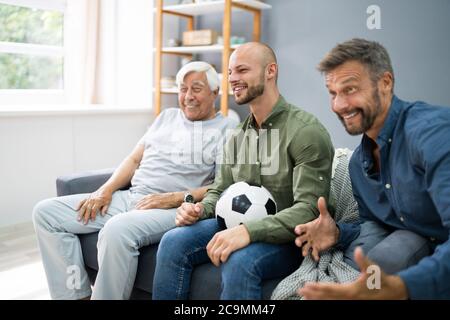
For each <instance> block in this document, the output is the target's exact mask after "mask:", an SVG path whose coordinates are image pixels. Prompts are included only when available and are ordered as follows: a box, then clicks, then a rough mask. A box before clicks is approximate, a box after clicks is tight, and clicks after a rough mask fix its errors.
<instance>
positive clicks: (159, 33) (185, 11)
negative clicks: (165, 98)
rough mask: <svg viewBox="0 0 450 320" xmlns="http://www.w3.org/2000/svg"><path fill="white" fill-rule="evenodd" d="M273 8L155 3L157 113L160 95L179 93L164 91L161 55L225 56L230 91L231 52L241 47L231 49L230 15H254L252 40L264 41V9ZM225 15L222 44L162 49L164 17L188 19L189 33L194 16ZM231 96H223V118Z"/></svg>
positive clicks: (236, 1)
mask: <svg viewBox="0 0 450 320" xmlns="http://www.w3.org/2000/svg"><path fill="white" fill-rule="evenodd" d="M270 8H271V6H270V5H268V4H266V3H263V2H261V1H258V0H215V1H205V2H200V3H192V4H180V5H171V6H164V4H163V0H157V1H156V10H155V13H156V30H155V31H156V32H155V35H156V37H155V39H156V41H155V42H156V46H155V47H156V48H155V88H154V89H155V90H154V104H155V106H154V110H155V114H156V115H158V114H159V113H160V112H161V95H162V94H173V93H177V91H176V90H175V89H164V88H161V75H162V55H163V54H172V55H179V56H186V57H190V58H192V55H193V54H196V53H206V52H217V53H222V84H221V88H222V91H225V92H228V91H229V89H228V62H229V58H230V54H231V52H232V50H234V49H235V48H237V47H238V45H233V46H231V45H230V43H231V15H232V12H233V11H248V12H251V13H253V39H252V41H260V39H261V10H264V9H270ZM221 12H222V13H223V23H222V37H223V45H218V44H214V45H211V46H195V47H194V46H192V47H163V46H162V39H163V15H164V14H169V15H174V16H178V17H180V18H185V19H187V30H188V31H193V30H194V22H195V20H194V19H195V17H196V16H200V15H205V14H212V13H221ZM228 99H229V95H228V94H222V95H221V97H220V110H221V112H222V114H223V115H225V116H226V115H227V114H228Z"/></svg>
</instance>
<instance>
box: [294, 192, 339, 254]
mask: <svg viewBox="0 0 450 320" xmlns="http://www.w3.org/2000/svg"><path fill="white" fill-rule="evenodd" d="M317 206H318V208H319V212H320V215H319V217H318V218H317V219H315V220H313V221H311V222H308V223H305V224H299V225H298V226H296V227H295V233H296V234H297V235H298V237H297V238H296V239H295V244H296V245H297V246H298V247H302V246H303V248H302V254H303V256H304V257H306V256H307V255H308V254H309V253H310V251H311V254H312V256H313V258H314V260H316V261H318V260H319V253H320V252H322V251H324V250H326V249H329V248H331V247H332V246H334V245H335V244H336V243H337V240H338V238H339V229H338V227H337V226H336V223H335V221H334V220H333V218H332V217H331V215H330V213H329V212H328V210H327V204H326V202H325V198H323V197H320V198H319V200H318V201H317Z"/></svg>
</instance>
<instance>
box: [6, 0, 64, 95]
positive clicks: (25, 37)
mask: <svg viewBox="0 0 450 320" xmlns="http://www.w3.org/2000/svg"><path fill="white" fill-rule="evenodd" d="M64 11H65V0H0V94H2V97H4V96H5V94H7V95H9V96H10V97H14V96H16V97H21V99H20V100H23V97H24V95H29V94H32V95H35V94H39V93H41V94H43V96H47V97H48V96H49V95H52V94H56V95H61V96H63V89H64ZM8 100H10V99H6V102H8ZM28 100H30V99H28ZM2 104H3V103H2Z"/></svg>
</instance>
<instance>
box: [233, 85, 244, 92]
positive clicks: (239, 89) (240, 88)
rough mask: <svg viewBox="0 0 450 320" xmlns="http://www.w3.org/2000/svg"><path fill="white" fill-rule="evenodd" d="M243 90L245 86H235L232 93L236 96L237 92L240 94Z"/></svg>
mask: <svg viewBox="0 0 450 320" xmlns="http://www.w3.org/2000/svg"><path fill="white" fill-rule="evenodd" d="M244 89H247V86H235V87H233V93H234V94H238V93H239V92H241V91H242V90H244Z"/></svg>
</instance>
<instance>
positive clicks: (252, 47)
mask: <svg viewBox="0 0 450 320" xmlns="http://www.w3.org/2000/svg"><path fill="white" fill-rule="evenodd" d="M234 55H246V56H247V55H248V56H250V57H253V59H256V61H258V62H259V64H260V65H261V67H262V68H265V67H266V66H267V65H268V64H270V63H275V64H276V63H277V57H276V56H275V52H274V51H273V50H272V48H271V47H269V46H268V45H267V44H265V43H261V42H247V43H245V44H243V45H241V46H239V47H238V48H237V49H236V50H234V52H233V53H232V55H231V57H233V56H234Z"/></svg>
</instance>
